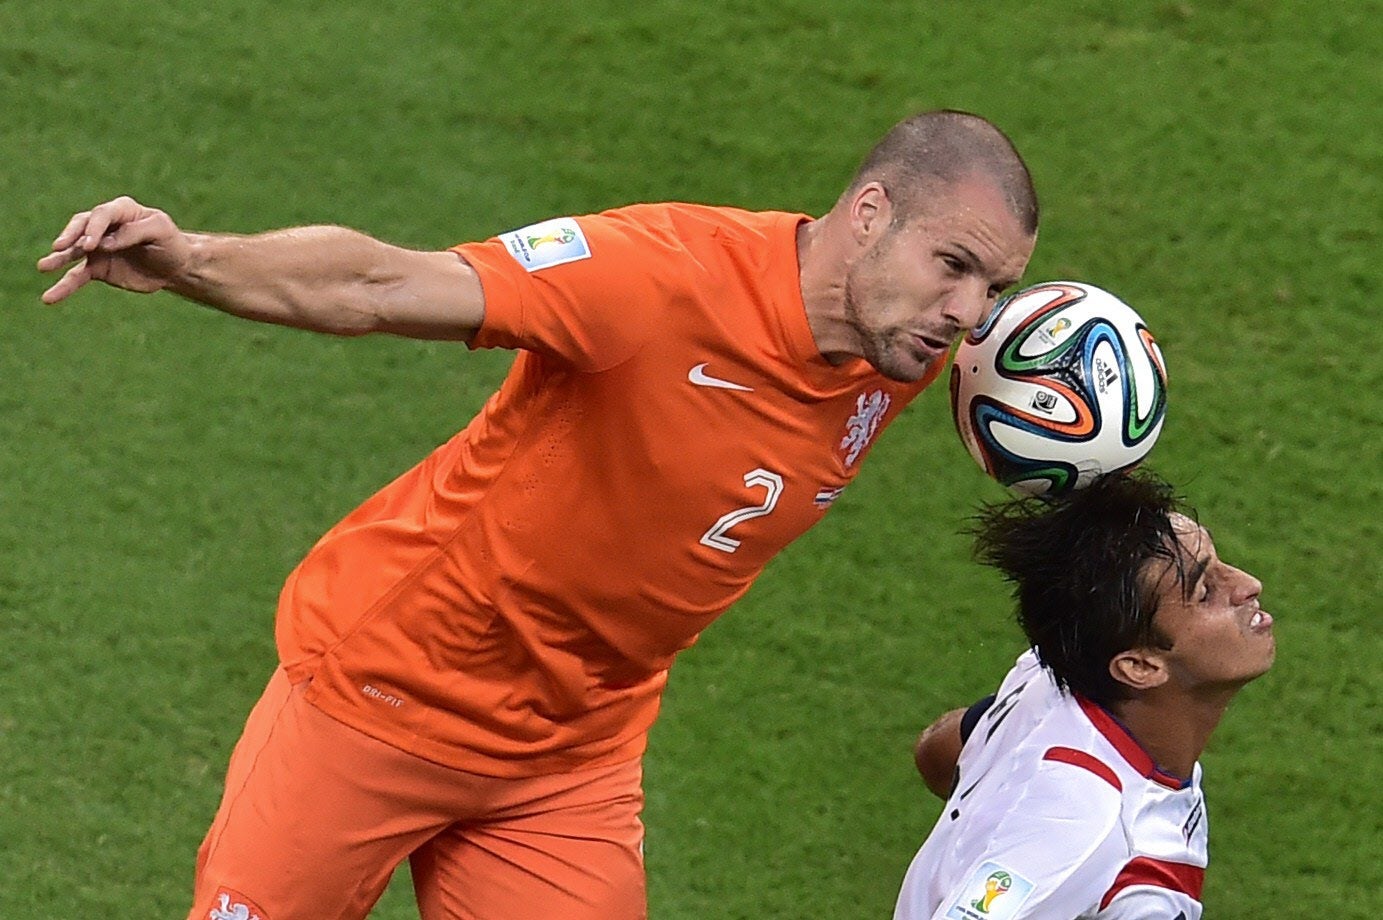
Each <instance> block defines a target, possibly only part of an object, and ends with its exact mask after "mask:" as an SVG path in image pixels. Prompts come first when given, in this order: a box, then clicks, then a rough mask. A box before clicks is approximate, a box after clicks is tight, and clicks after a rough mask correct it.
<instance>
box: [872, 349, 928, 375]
mask: <svg viewBox="0 0 1383 920" xmlns="http://www.w3.org/2000/svg"><path fill="white" fill-rule="evenodd" d="M945 359H946V355H945V354H944V353H942V354H939V355H932V354H925V355H923V354H918V353H917V351H915V350H914V349H912V348H907V347H900V346H895V347H893V348H890V349H889V350H887V351H885V352H883V353H882V354H880V355H879V356H878V358H877V360H874V361H872V362H870V363H872V364H873V365H874V370H876V371H878V372H879V374H880V376H883V377H887V378H888V379H889V380H892V381H894V382H895V383H916V382H917V381H919V380H921V379H922V378H923V377H925V376H927V372H928V371H930V370H931V369H932V365H934V364H935V363H936V362H937V361H944V360H945Z"/></svg>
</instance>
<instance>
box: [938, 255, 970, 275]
mask: <svg viewBox="0 0 1383 920" xmlns="http://www.w3.org/2000/svg"><path fill="white" fill-rule="evenodd" d="M941 261H942V262H944V263H945V264H946V267H947V268H949V269H950V270H951V271H952V272H954V273H955V274H957V275H963V274H965V270H966V264H965V262H964V261H962V260H961V259H958V258H956V257H955V256H946V255H943V256H942V257H941Z"/></svg>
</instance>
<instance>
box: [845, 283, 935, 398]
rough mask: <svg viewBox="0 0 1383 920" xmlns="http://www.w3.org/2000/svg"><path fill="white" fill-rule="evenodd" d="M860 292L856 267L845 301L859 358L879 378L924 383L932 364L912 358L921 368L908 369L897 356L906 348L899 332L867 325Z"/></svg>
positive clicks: (846, 318)
mask: <svg viewBox="0 0 1383 920" xmlns="http://www.w3.org/2000/svg"><path fill="white" fill-rule="evenodd" d="M858 289H859V285H858V284H857V267H856V268H852V269H851V270H850V272H848V273H847V274H846V276H845V298H844V300H845V322H846V324H847V325H848V326H849V327H850V329H851V330H852V331H853V332H854V333H855V337H856V339H858V341H859V343H860V357H862V358H864V360H865V361H867V362H868V363H869V366H870V367H872V368H874V370H876V371H878V372H879V375H880V376H882V377H886V378H887V379H889V380H892V381H894V382H895V383H916V382H917V381H918V380H921V379H922V377H923V376H925V375H926V373H927V371H928V369H930V367H931V362H930V361H922V360H920V359H917V358H912V362H913V364H920V369H914V368H913V366H911V365H910V366H906V367H905V366H904V364H903V361H902V360H900V359H899V357H898V354H897V352H898V349H899V348H904V347H905V346H902V345H898V344H897V343H896V340H897V339H898V337H899V334H900V330H898V329H895V328H889V329H871V328H870V327H869V326H868V325H867V324H866V323H865V321H864V319H863V316H862V313H861V309H860V297H859V295H858V293H857V292H858Z"/></svg>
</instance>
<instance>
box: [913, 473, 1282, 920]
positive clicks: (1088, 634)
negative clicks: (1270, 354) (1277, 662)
mask: <svg viewBox="0 0 1383 920" xmlns="http://www.w3.org/2000/svg"><path fill="white" fill-rule="evenodd" d="M976 533H977V541H976V555H977V556H978V558H980V559H981V560H982V561H984V562H986V563H988V564H990V565H993V566H995V567H996V568H998V569H999V570H1000V571H1001V572H1003V573H1004V576H1005V577H1006V578H1007V579H1008V580H1009V581H1010V582H1011V583H1012V584H1013V586H1014V595H1015V597H1016V599H1017V603H1018V611H1017V614H1018V622H1019V624H1020V625H1021V626H1022V628H1023V631H1024V633H1025V634H1026V635H1027V638H1028V642H1029V643H1030V645H1031V646H1032V648H1031V649H1030V650H1029V651H1027V652H1025V653H1023V654H1022V655H1021V656H1020V657H1019V658H1018V661H1017V663H1016V664H1015V665H1014V666H1013V669H1012V670H1011V671H1009V673H1008V676H1007V677H1005V678H1004V681H1003V683H1002V684H1001V685H1000V686H999V689H998V691H997V692H996V693H995V694H994V695H993V696H991V697H988V698H986V699H984V700H981V701H980V702H979V703H977V704H975V705H974V706H972V707H970V708H969V709H957V710H953V711H951V712H948V713H946V714H945V715H943V716H942V717H941V718H939V719H938V720H937V721H936V722H934V723H932V725H930V726H929V727H928V728H927V730H926V731H924V732H923V733H922V736H921V737H920V738H919V739H918V743H917V749H916V752H915V754H916V760H917V766H918V770H919V771H920V772H921V773H922V775H923V778H924V780H925V781H926V783H927V786H928V787H929V788H930V789H931V790H932V791H933V792H935V793H936V794H937V795H939V796H941V797H943V798H945V799H946V807H945V809H944V810H943V812H942V813H941V816H940V817H939V818H938V820H937V823H936V827H935V828H933V830H932V832H931V834H930V835H929V836H928V837H927V840H926V842H925V843H924V844H923V846H922V848H921V850H919V851H918V853H917V855H916V857H915V858H914V859H913V862H912V865H911V866H910V867H909V869H908V872H907V876H906V878H905V879H904V881H903V887H902V891H901V892H900V894H899V897H898V904H897V907H896V909H895V911H894V918H895V920H926V918H936V920H941V918H944V920H1017V918H1043V920H1075V918H1099V920H1134V918H1137V920H1164V918H1165V920H1198V918H1199V917H1200V916H1201V902H1200V894H1201V886H1202V881H1203V879H1204V875H1205V868H1206V864H1207V824H1206V812H1205V800H1204V797H1203V794H1202V792H1201V769H1200V765H1199V764H1198V763H1197V758H1198V757H1199V756H1200V753H1201V751H1202V750H1204V749H1205V745H1206V742H1207V741H1208V740H1209V737H1210V734H1211V732H1212V731H1214V729H1215V726H1216V725H1217V724H1218V723H1219V720H1220V717H1221V716H1222V715H1223V714H1224V711H1225V708H1226V706H1228V704H1229V701H1230V700H1231V699H1232V698H1233V697H1234V695H1235V693H1237V692H1238V691H1239V689H1240V688H1241V687H1243V686H1244V684H1246V683H1248V682H1249V681H1251V680H1253V679H1254V678H1255V677H1257V676H1259V675H1260V674H1262V673H1264V672H1265V671H1266V670H1267V669H1268V668H1269V666H1270V665H1271V664H1272V661H1273V655H1274V650H1275V646H1274V639H1273V634H1272V617H1271V616H1270V615H1269V614H1268V613H1267V612H1266V611H1264V610H1263V609H1262V608H1261V607H1260V606H1259V603H1258V595H1259V591H1260V589H1261V587H1262V586H1261V584H1260V583H1259V582H1258V580H1257V579H1256V578H1254V577H1253V576H1252V575H1249V574H1248V573H1246V572H1243V571H1241V570H1239V569H1236V568H1234V567H1233V566H1231V565H1228V564H1227V563H1225V562H1223V561H1222V560H1220V558H1219V557H1218V556H1217V555H1216V552H1215V546H1214V543H1213V542H1212V540H1211V537H1210V534H1209V532H1208V531H1207V530H1206V529H1205V528H1204V527H1202V526H1200V525H1199V524H1198V523H1197V522H1196V521H1194V520H1192V519H1191V518H1189V517H1187V516H1186V515H1185V514H1184V513H1182V512H1181V511H1180V510H1178V505H1177V502H1176V499H1175V498H1174V497H1173V494H1172V490H1171V488H1170V487H1169V486H1168V485H1167V484H1166V483H1164V482H1162V481H1160V480H1158V479H1156V478H1155V477H1152V476H1150V475H1144V476H1140V477H1136V478H1135V477H1126V476H1110V477H1106V478H1105V479H1103V480H1101V481H1099V482H1097V483H1095V484H1094V485H1092V486H1090V487H1089V488H1087V489H1083V490H1080V491H1078V492H1075V493H1072V494H1071V495H1070V496H1069V497H1065V498H1061V499H1057V500H1054V501H1050V502H1043V501H1040V500H1035V499H1028V500H1023V501H1018V502H1012V503H1009V504H1006V505H997V506H994V507H991V508H988V509H986V510H985V511H984V512H982V513H981V515H980V517H979V524H978V526H977V528H976Z"/></svg>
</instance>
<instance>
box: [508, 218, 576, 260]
mask: <svg viewBox="0 0 1383 920" xmlns="http://www.w3.org/2000/svg"><path fill="white" fill-rule="evenodd" d="M499 238H500V239H501V240H503V241H504V245H505V247H506V248H508V250H509V254H510V255H511V256H513V257H514V261H516V262H518V263H519V264H520V265H522V266H523V267H524V269H525V270H527V271H530V272H536V271H537V270H538V269H540V268H551V267H552V266H554V265H565V264H566V263H567V262H576V261H578V260H580V259H589V258H590V257H591V247H590V246H589V245H588V244H587V243H586V234H584V233H582V232H581V225H580V224H578V223H577V222H576V219H575V218H572V217H556V218H553V219H552V220H545V221H543V222H542V223H538V224H532V225H531V226H528V227H523V228H521V229H518V230H511V231H509V232H508V233H504V234H501V235H500V237H499Z"/></svg>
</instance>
